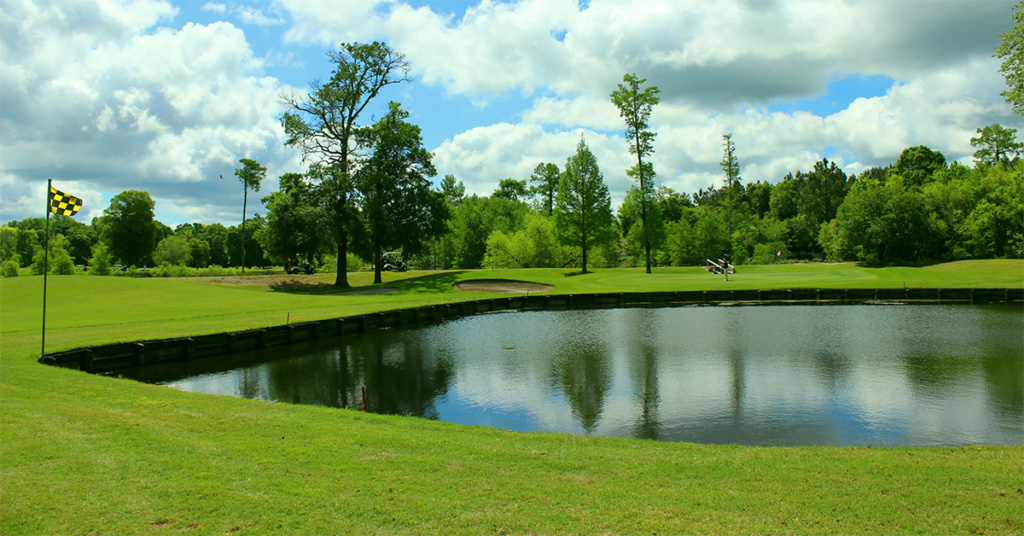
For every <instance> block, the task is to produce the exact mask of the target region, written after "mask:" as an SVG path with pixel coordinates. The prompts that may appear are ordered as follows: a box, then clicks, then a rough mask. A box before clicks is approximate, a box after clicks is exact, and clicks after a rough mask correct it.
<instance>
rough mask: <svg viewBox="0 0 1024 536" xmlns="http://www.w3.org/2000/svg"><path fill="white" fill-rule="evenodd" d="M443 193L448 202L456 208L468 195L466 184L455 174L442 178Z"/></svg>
mask: <svg viewBox="0 0 1024 536" xmlns="http://www.w3.org/2000/svg"><path fill="white" fill-rule="evenodd" d="M441 194H443V195H444V199H445V201H447V202H448V206H450V207H452V208H455V207H457V206H459V203H461V202H462V200H463V198H465V197H466V185H464V184H462V181H460V180H459V179H457V178H455V175H445V176H444V178H443V179H441Z"/></svg>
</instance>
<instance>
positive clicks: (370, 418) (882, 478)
mask: <svg viewBox="0 0 1024 536" xmlns="http://www.w3.org/2000/svg"><path fill="white" fill-rule="evenodd" d="M371 277H372V274H368V273H353V274H350V276H349V280H350V282H351V283H352V284H353V286H354V288H353V289H349V290H353V291H356V292H340V291H339V289H337V288H335V287H333V286H331V285H330V282H332V281H333V280H334V276H333V275H332V274H323V275H317V276H295V277H281V276H271V277H262V276H258V277H245V278H232V279H219V280H218V279H201V278H183V279H156V278H146V279H143V278H140V279H134V278H124V277H89V276H85V275H75V276H50V277H49V282H48V290H47V295H48V301H47V313H46V314H47V317H46V327H47V331H46V350H47V352H56V351H62V350H68V349H72V348H79V347H84V346H90V345H99V344H107V343H112V342H121V341H135V340H144V339H160V338H170V337H182V336H190V335H200V334H208V333H220V332H225V331H233V330H245V329H252V328H258V327H268V326H276V325H281V324H285V323H286V322H292V323H294V322H302V321H308V320H320V319H327V318H337V317H344V316H351V315H358V314H364V313H370V312H379V311H386V310H392V309H397V308H407V307H417V306H421V305H431V304H439V303H452V302H458V301H465V300H475V299H481V298H490V297H496V296H500V295H501V294H497V295H496V294H495V293H493V292H473V291H464V290H459V289H458V288H455V287H454V285H455V284H456V283H458V282H460V281H467V280H473V279H511V280H518V281H526V282H531V283H537V284H542V285H550V286H552V287H554V288H553V289H552V290H550V291H547V293H549V294H581V293H599V292H655V291H679V290H712V289H715V290H717V289H722V288H728V289H785V288H822V289H825V288H903V287H908V288H1014V289H1016V288H1022V287H1024V262H1022V261H1021V260H989V261H966V262H957V263H947V264H939V265H932V266H924V267H894V268H865V267H860V266H856V265H852V264H842V265H827V264H794V265H772V266H740V269H739V273H737V274H735V275H731V276H730V280H729V281H728V282H725V281H723V280H722V279H721V277H719V276H714V275H711V274H708V273H707V272H705V271H704V270H702V269H700V268H667V269H656V270H655V273H653V274H650V275H648V274H645V273H643V270H642V269H636V270H633V269H608V270H597V271H595V272H594V273H590V274H585V275H581V274H579V273H578V272H573V271H570V270H557V269H536V270H526V269H523V270H500V271H495V270H479V271H477V270H474V271H452V272H407V273H401V274H392V273H388V274H385V281H384V283H383V285H382V286H383V287H387V288H393V289H395V290H393V291H390V292H386V293H382V292H379V291H375V290H374V289H379V288H381V286H380V285H379V286H376V287H374V286H372V285H370V284H369V282H370V281H371ZM42 295H43V278H42V277H17V278H5V279H2V280H0V490H2V491H0V493H2V500H0V533H3V534H10V535H13V534H254V535H255V534H259V535H263V534H467V535H468V534H854V533H856V534H1021V533H1024V491H1022V490H1024V446H1022V445H1015V446H983V445H978V446H970V447H957V448H945V447H943V448H869V447H851V448H836V447H790V448H774V447H745V446H734V445H695V444H687V443H663V442H653V441H644V440H629V439H614V438H596V437H594V438H591V437H574V436H569V435H560V434H543V433H530V434H524V433H515V432H507V431H501V430H495V429H491V428H483V427H466V426H460V425H454V424H448V423H442V422H435V421H430V420H424V419H416V418H408V417H393V416H381V415H373V414H366V413H362V412H358V411H352V410H338V409H329V408H323V407H317V406H305V405H289V404H277V403H268V402H260V401H253V400H246V399H237V398H230V397H219V396H211V395H201V394H193V393H185V392H180V391H176V390H172V389H169V388H164V387H159V386H153V385H147V384H142V383H137V382H133V381H128V380H121V379H117V378H112V377H107V376H99V375H91V374H87V373H84V372H80V371H77V370H68V369H61V368H56V367H48V366H45V365H41V364H39V363H37V359H38V358H39V357H40V351H41V340H40V336H41V323H42V322H41V321H42ZM1016 307H1019V306H1016ZM1022 359H1024V356H1022ZM1021 396H1022V397H1024V393H1022V394H1021ZM1022 440H1024V438H1022Z"/></svg>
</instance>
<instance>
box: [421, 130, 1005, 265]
mask: <svg viewBox="0 0 1024 536" xmlns="http://www.w3.org/2000/svg"><path fill="white" fill-rule="evenodd" d="M555 167H556V166H554V165H553V164H549V163H545V164H541V165H538V166H537V169H536V170H535V173H534V175H533V177H532V179H531V183H532V184H531V187H529V188H528V187H527V186H528V185H527V181H515V180H512V179H506V180H504V181H502V182H501V187H500V188H499V189H498V190H497V191H495V192H494V193H493V194H491V195H490V196H489V197H478V196H471V197H468V198H467V197H459V196H454V197H452V196H449V199H453V205H454V207H453V210H452V219H451V221H450V222H449V229H450V232H449V233H448V234H447V235H445V236H444V237H442V238H440V239H437V240H435V241H434V242H432V243H431V245H430V247H429V248H428V252H427V254H426V255H424V256H421V257H420V258H419V263H418V264H420V265H421V266H424V267H430V268H481V267H484V268H509V267H541V266H555V267H560V266H575V265H578V262H579V253H578V251H576V250H574V249H573V248H570V247H567V246H562V245H560V244H559V243H558V241H557V240H555V236H556V225H555V220H554V218H553V217H551V215H550V211H549V210H550V209H549V208H548V207H549V206H550V205H549V199H551V197H552V194H551V193H550V190H549V189H547V188H548V186H547V185H548V184H550V183H551V181H549V180H547V179H546V177H547V176H549V174H550V173H552V171H551V170H552V169H554V168H555ZM737 169H738V167H737ZM1022 171H1024V169H1022V167H1021V165H1020V164H1019V161H1002V162H999V163H996V164H988V163H980V164H979V165H978V166H976V167H974V168H968V167H966V166H963V165H961V164H959V163H956V162H954V163H952V164H948V165H947V163H946V161H945V158H944V157H943V155H942V154H941V153H940V152H938V151H933V150H931V149H929V148H927V147H923V146H918V147H911V148H909V149H906V150H905V151H903V153H902V155H901V156H900V158H899V160H897V162H895V163H894V164H893V165H891V166H888V167H884V168H872V169H869V170H867V171H864V172H863V173H861V174H860V175H859V176H856V177H855V176H852V175H847V174H846V173H844V172H843V170H842V169H840V168H839V167H838V166H837V165H836V164H835V163H834V162H830V161H828V160H827V159H823V160H821V161H819V162H817V163H815V165H814V167H813V168H812V169H810V170H807V171H800V172H797V173H795V174H793V173H790V174H787V175H786V176H785V177H783V178H782V179H781V180H780V181H778V182H777V183H775V184H771V183H768V182H760V181H759V182H754V183H749V184H743V183H742V182H741V181H740V180H739V177H738V174H737V175H735V176H734V178H731V179H730V178H728V177H727V178H726V180H725V181H723V184H722V185H721V187H715V186H711V187H709V188H708V189H706V190H704V189H701V190H699V191H697V192H695V193H692V194H687V193H681V192H675V191H673V190H672V189H670V188H667V187H660V188H657V189H656V191H655V193H654V203H652V204H651V205H650V207H649V208H650V210H649V211H648V227H649V228H650V230H651V232H650V233H649V236H651V238H652V242H653V243H652V245H653V255H652V261H653V262H654V264H655V265H656V266H693V265H702V264H704V262H705V261H706V259H718V258H720V256H721V255H722V254H723V253H727V254H729V255H730V257H731V259H732V260H733V262H734V263H736V264H743V263H747V264H768V263H773V262H779V261H785V260H794V259H806V260H810V259H822V260H828V261H859V262H864V263H867V264H872V265H880V264H901V263H921V262H929V261H950V260H960V259H979V258H1022V257H1024V176H1022ZM454 182H455V179H454V177H450V176H449V177H446V183H447V184H454ZM554 195H556V196H557V192H556V193H555V194H554ZM638 198H639V192H638V189H637V188H635V187H634V188H632V189H630V191H629V193H628V194H627V196H626V199H625V201H624V202H623V203H622V205H621V207H620V208H619V210H618V213H617V218H616V222H615V229H616V236H615V237H614V239H613V240H610V241H607V242H604V243H602V244H601V245H600V247H599V248H597V252H596V255H594V256H593V257H591V263H592V264H593V265H595V266H607V267H612V266H642V265H643V263H644V249H643V242H642V236H643V233H642V229H640V217H639V202H638Z"/></svg>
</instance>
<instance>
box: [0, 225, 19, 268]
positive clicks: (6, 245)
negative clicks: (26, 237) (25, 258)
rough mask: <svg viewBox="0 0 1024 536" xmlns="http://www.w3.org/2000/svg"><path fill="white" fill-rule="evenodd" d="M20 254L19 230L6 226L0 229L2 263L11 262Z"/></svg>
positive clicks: (0, 258)
mask: <svg viewBox="0 0 1024 536" xmlns="http://www.w3.org/2000/svg"><path fill="white" fill-rule="evenodd" d="M17 254H18V230H17V229H15V228H14V227H8V226H6V225H4V226H3V227H0V262H3V261H9V260H11V259H13V258H14V256H15V255H17Z"/></svg>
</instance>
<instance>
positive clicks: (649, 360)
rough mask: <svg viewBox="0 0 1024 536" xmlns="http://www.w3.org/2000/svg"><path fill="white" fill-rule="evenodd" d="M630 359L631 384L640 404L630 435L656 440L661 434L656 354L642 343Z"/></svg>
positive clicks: (649, 346)
mask: <svg viewBox="0 0 1024 536" xmlns="http://www.w3.org/2000/svg"><path fill="white" fill-rule="evenodd" d="M631 358H632V359H631V365H632V366H631V372H632V375H633V384H634V389H635V390H636V397H637V399H638V402H639V403H640V416H639V417H638V418H637V420H636V423H635V424H634V425H633V434H632V435H633V437H639V438H643V439H658V436H659V435H660V434H661V422H660V421H659V420H658V405H659V404H660V403H661V397H660V395H659V394H658V354H657V351H656V350H655V349H654V348H652V347H651V345H650V344H649V343H648V342H647V341H644V342H643V344H642V347H641V349H640V351H639V352H636V353H635V354H632V355H631Z"/></svg>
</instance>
